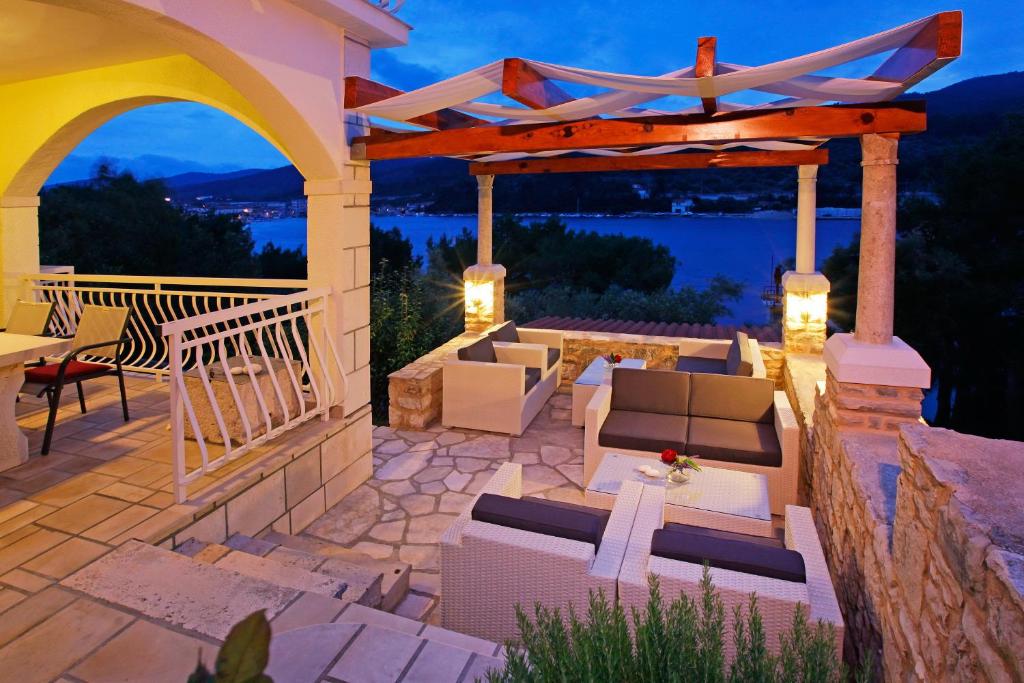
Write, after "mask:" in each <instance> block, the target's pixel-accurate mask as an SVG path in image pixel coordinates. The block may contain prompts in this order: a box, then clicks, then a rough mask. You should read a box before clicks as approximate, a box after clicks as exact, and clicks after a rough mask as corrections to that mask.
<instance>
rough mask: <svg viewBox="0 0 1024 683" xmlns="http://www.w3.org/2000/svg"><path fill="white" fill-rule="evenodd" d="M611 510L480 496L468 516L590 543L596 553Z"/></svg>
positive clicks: (479, 520) (530, 499) (477, 519)
mask: <svg viewBox="0 0 1024 683" xmlns="http://www.w3.org/2000/svg"><path fill="white" fill-rule="evenodd" d="M611 514H612V513H611V511H610V510H599V509H597V508H591V507H586V506H583V505H574V504H572V503H562V502H559V501H555V500H544V499H543V498H531V497H529V496H527V497H524V498H510V497H508V496H499V495H495V494H493V493H483V494H481V495H480V497H479V498H478V499H477V501H476V504H475V505H473V510H472V512H471V513H470V516H471V517H472V518H473V519H475V520H476V521H478V522H487V523H488V524H497V525H499V526H504V527H509V528H511V529H521V530H522V531H532V532H533V533H535V534H544V535H545V536H557V537H558V538H567V539H570V540H573V541H583V542H584V543H592V544H593V545H594V550H595V551H596V550H597V549H598V548H600V547H601V538H602V537H603V536H604V529H605V527H606V526H607V525H608V518H609V517H610V516H611Z"/></svg>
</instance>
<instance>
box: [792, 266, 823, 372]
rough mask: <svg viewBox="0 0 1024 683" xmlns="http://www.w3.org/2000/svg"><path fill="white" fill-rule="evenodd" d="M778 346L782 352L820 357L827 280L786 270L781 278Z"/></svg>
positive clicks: (819, 274) (814, 274)
mask: <svg viewBox="0 0 1024 683" xmlns="http://www.w3.org/2000/svg"><path fill="white" fill-rule="evenodd" d="M782 289H783V292H784V294H783V297H782V343H783V348H784V349H785V351H786V353H813V354H820V353H821V352H822V351H823V350H824V347H825V323H826V322H827V321H828V292H829V289H831V286H830V284H829V281H828V278H826V277H825V276H824V275H822V274H821V273H797V272H794V271H792V270H791V271H788V272H786V273H785V274H784V275H783V276H782Z"/></svg>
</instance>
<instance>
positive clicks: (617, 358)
mask: <svg viewBox="0 0 1024 683" xmlns="http://www.w3.org/2000/svg"><path fill="white" fill-rule="evenodd" d="M601 359H602V360H603V361H604V378H605V380H607V381H609V382H610V381H611V379H612V371H613V370H614V369H615V368H616V367H617V366H618V365H619V363H621V362H622V355H621V354H618V353H606V354H604V355H602V356H601Z"/></svg>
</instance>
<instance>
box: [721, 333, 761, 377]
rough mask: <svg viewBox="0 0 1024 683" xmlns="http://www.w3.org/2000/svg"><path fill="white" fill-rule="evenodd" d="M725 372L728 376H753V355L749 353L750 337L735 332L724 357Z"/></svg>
mask: <svg viewBox="0 0 1024 683" xmlns="http://www.w3.org/2000/svg"><path fill="white" fill-rule="evenodd" d="M725 371H726V373H728V374H730V375H739V376H740V377H752V376H753V375H754V359H753V353H752V352H751V351H750V337H748V336H747V335H746V334H745V333H744V332H737V333H736V337H735V338H734V339H733V340H732V344H730V345H729V353H728V354H726V356H725Z"/></svg>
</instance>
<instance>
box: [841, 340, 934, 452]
mask: <svg viewBox="0 0 1024 683" xmlns="http://www.w3.org/2000/svg"><path fill="white" fill-rule="evenodd" d="M824 356H825V365H826V368H827V370H826V373H825V397H824V398H825V402H824V403H825V406H826V408H827V411H828V417H829V420H830V421H831V423H832V425H833V426H834V427H835V428H836V429H839V430H859V431H869V432H889V433H892V434H893V435H895V434H896V432H898V431H899V428H900V426H901V425H904V424H907V423H916V422H919V421H920V419H921V400H922V399H923V398H924V393H923V391H922V390H923V389H927V388H928V387H930V386H931V369H930V368H929V367H928V365H927V364H926V363H925V362H924V359H922V358H921V356H920V355H918V353H917V352H916V351H914V349H912V348H911V347H910V346H908V345H907V344H906V342H904V341H903V340H901V339H900V338H898V337H893V341H892V343H891V344H866V343H864V342H859V341H857V340H856V339H854V338H853V335H852V334H836V335H832V337H831V338H830V339H829V340H828V342H826V344H825V353H824Z"/></svg>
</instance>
